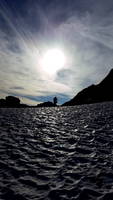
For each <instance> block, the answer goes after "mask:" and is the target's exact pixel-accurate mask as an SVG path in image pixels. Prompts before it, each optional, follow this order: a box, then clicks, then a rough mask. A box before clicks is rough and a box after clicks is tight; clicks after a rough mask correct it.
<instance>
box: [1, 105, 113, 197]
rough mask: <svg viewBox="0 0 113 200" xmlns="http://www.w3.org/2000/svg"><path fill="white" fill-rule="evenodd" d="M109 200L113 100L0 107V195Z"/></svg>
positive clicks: (112, 180)
mask: <svg viewBox="0 0 113 200" xmlns="http://www.w3.org/2000/svg"><path fill="white" fill-rule="evenodd" d="M3 199H4V200H51V199H52V200H56V199H58V200H60V199H61V200H85V199H87V200H96V199H97V200H112V199H113V103H112V102H111V103H103V104H95V105H84V106H76V107H64V108H43V109H42V108H25V109H0V200H3Z"/></svg>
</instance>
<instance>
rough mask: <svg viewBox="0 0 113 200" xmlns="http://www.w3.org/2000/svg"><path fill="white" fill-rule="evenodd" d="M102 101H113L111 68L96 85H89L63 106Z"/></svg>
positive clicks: (112, 70)
mask: <svg viewBox="0 0 113 200" xmlns="http://www.w3.org/2000/svg"><path fill="white" fill-rule="evenodd" d="M104 101H113V69H111V71H110V72H109V74H108V75H107V76H106V77H105V78H104V79H103V80H102V81H101V82H100V83H99V84H97V85H91V86H89V87H87V88H85V89H83V90H82V91H81V92H79V93H78V94H77V95H76V96H75V97H74V98H73V99H71V100H70V101H68V102H66V103H64V104H63V106H74V105H80V104H90V103H97V102H104Z"/></svg>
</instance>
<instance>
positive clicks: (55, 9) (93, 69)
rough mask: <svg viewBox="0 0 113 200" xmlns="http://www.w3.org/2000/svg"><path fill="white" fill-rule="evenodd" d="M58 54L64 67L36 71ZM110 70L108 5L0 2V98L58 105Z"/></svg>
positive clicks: (111, 15) (112, 7)
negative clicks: (49, 52) (47, 55)
mask: <svg viewBox="0 0 113 200" xmlns="http://www.w3.org/2000/svg"><path fill="white" fill-rule="evenodd" d="M53 48H57V49H61V50H62V51H63V53H64V55H65V57H66V62H65V66H63V67H62V68H61V69H59V70H58V71H57V72H56V73H55V74H49V73H46V72H45V71H43V70H42V67H41V66H40V62H39V61H40V58H41V56H42V55H43V54H44V53H45V52H46V51H47V50H49V49H53ZM111 68H113V1H112V0H107V1H106V0H14V1H12V0H1V1H0V98H3V97H5V96H7V95H15V96H18V97H19V98H20V99H21V101H22V102H23V103H28V104H37V103H38V102H43V101H46V100H52V98H53V97H54V96H58V99H59V103H63V102H65V101H67V100H69V99H70V98H72V97H74V96H75V95H76V94H77V93H78V92H79V91H80V90H82V89H83V88H85V87H87V86H88V85H90V84H96V83H98V82H100V81H101V79H103V77H104V76H105V75H106V74H107V73H108V72H109V70H110V69H111Z"/></svg>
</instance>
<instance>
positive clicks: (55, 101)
mask: <svg viewBox="0 0 113 200" xmlns="http://www.w3.org/2000/svg"><path fill="white" fill-rule="evenodd" d="M53 103H54V106H56V105H57V97H54V98H53Z"/></svg>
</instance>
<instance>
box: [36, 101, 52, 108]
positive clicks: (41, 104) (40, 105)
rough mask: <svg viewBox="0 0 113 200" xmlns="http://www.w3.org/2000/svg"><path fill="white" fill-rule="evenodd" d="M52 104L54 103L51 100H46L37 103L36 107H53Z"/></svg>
mask: <svg viewBox="0 0 113 200" xmlns="http://www.w3.org/2000/svg"><path fill="white" fill-rule="evenodd" d="M53 106H54V103H52V102H51V101H47V102H44V103H40V104H38V105H37V107H53Z"/></svg>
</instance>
